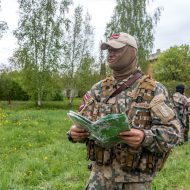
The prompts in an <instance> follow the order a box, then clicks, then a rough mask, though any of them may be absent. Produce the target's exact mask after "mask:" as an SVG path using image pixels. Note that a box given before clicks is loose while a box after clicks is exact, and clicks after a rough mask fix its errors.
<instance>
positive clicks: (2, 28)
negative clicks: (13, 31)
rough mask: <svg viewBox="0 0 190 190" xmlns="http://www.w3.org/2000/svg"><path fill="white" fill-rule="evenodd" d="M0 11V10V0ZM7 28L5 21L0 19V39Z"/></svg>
mask: <svg viewBox="0 0 190 190" xmlns="http://www.w3.org/2000/svg"><path fill="white" fill-rule="evenodd" d="M0 11H1V1H0ZM7 29H8V26H7V23H6V22H5V21H2V20H0V39H1V38H2V36H3V33H4V32H6V30H7Z"/></svg>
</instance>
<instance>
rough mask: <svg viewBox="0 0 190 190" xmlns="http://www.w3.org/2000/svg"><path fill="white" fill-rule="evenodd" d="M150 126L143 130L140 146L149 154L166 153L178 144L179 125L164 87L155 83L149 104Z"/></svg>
mask: <svg viewBox="0 0 190 190" xmlns="http://www.w3.org/2000/svg"><path fill="white" fill-rule="evenodd" d="M150 112H151V119H152V126H151V129H149V130H144V133H145V138H144V141H143V143H142V146H143V147H145V148H146V149H148V150H149V151H151V152H168V151H169V150H170V149H172V148H173V147H174V146H175V145H177V144H178V143H179V138H180V133H181V129H182V127H181V124H180V122H179V120H178V119H177V117H176V113H175V111H174V106H173V103H172V101H171V99H170V97H169V95H168V92H167V90H166V89H165V87H164V86H163V85H162V84H160V83H157V85H156V91H155V96H154V98H153V99H152V101H151V102H150Z"/></svg>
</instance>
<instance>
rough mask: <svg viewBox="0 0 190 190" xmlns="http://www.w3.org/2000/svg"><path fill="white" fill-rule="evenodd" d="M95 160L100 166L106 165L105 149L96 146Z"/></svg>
mask: <svg viewBox="0 0 190 190" xmlns="http://www.w3.org/2000/svg"><path fill="white" fill-rule="evenodd" d="M95 160H96V163H97V165H99V166H102V165H103V164H104V148H102V147H99V146H95Z"/></svg>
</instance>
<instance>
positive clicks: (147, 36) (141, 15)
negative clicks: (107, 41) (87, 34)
mask: <svg viewBox="0 0 190 190" xmlns="http://www.w3.org/2000/svg"><path fill="white" fill-rule="evenodd" d="M116 2H117V4H116V7H115V9H114V13H113V16H112V18H111V21H110V22H109V23H108V24H107V27H106V33H105V35H106V37H108V36H110V35H111V34H112V33H119V32H127V33H129V34H131V35H133V36H135V37H136V38H137V42H138V48H139V50H138V53H139V63H140V65H141V67H142V69H143V70H146V69H147V57H148V56H149V54H150V52H151V50H152V47H153V41H154V26H155V25H156V24H157V22H158V20H159V17H160V14H161V8H159V7H158V8H156V10H155V11H154V13H153V14H152V15H151V14H149V13H148V11H147V5H148V3H149V1H147V0H138V1H137V0H117V1H116Z"/></svg>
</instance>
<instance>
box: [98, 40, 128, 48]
mask: <svg viewBox="0 0 190 190" xmlns="http://www.w3.org/2000/svg"><path fill="white" fill-rule="evenodd" d="M126 45H127V44H123V43H121V42H116V41H109V42H105V43H102V44H101V47H100V48H101V50H106V49H108V47H109V46H110V47H112V48H115V49H119V48H122V47H124V46H126Z"/></svg>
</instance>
